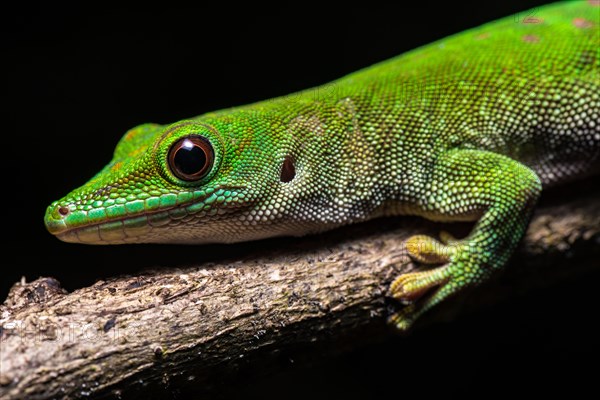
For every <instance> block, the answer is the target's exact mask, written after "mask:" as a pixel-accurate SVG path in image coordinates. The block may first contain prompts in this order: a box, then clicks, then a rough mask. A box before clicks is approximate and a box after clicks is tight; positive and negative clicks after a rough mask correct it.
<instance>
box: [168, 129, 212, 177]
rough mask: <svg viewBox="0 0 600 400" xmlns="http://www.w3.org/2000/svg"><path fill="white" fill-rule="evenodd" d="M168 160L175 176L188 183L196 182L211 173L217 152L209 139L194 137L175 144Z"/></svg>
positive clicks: (170, 150)
mask: <svg viewBox="0 0 600 400" xmlns="http://www.w3.org/2000/svg"><path fill="white" fill-rule="evenodd" d="M167 160H168V164H169V169H170V170H171V172H172V173H173V175H175V176H176V177H177V178H179V179H181V180H184V181H187V182H195V181H199V180H200V179H202V178H204V177H205V176H206V175H207V174H208V173H209V172H210V170H211V168H212V166H213V164H214V161H215V152H214V149H213V147H212V145H211V144H210V142H209V141H208V139H206V138H205V137H203V136H200V135H192V136H186V137H184V138H181V139H179V140H177V141H176V142H175V143H173V145H172V146H171V148H170V149H169V154H168V156H167Z"/></svg>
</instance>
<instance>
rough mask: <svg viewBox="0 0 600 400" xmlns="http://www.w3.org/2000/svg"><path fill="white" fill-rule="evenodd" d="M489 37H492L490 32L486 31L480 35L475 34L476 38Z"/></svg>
mask: <svg viewBox="0 0 600 400" xmlns="http://www.w3.org/2000/svg"><path fill="white" fill-rule="evenodd" d="M489 37H490V34H489V33H487V32H484V33H480V34H479V35H477V36H475V39H477V40H483V39H487V38H489Z"/></svg>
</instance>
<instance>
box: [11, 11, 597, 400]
mask: <svg viewBox="0 0 600 400" xmlns="http://www.w3.org/2000/svg"><path fill="white" fill-rule="evenodd" d="M440 3H441V4H438V2H435V3H433V2H402V3H400V2H398V3H397V4H394V5H378V4H375V3H373V2H366V3H365V4H362V5H360V6H358V7H352V6H349V5H346V6H344V7H343V8H341V9H338V11H337V12H335V13H334V12H329V11H326V10H325V9H324V8H325V7H324V6H319V5H308V4H304V3H286V4H283V3H281V4H280V5H279V6H278V7H276V8H269V7H265V8H261V7H259V6H258V5H256V4H251V5H248V6H247V7H245V8H243V9H242V8H239V6H237V5H234V4H233V3H232V4H223V5H222V6H221V7H209V6H208V5H205V4H203V5H198V6H197V7H195V8H188V7H183V6H178V5H176V4H174V3H172V2H168V3H163V4H161V5H160V7H144V8H140V9H134V8H114V9H102V10H100V9H93V8H89V9H79V8H76V7H75V8H73V7H67V6H60V5H55V4H53V3H50V2H47V4H46V5H39V6H33V5H28V6H23V7H22V8H20V9H15V10H11V11H10V12H7V13H5V15H4V16H3V19H5V21H4V22H3V24H2V26H1V27H0V29H2V39H1V40H2V55H1V56H0V57H1V59H2V64H3V67H4V68H7V69H8V72H5V73H4V74H3V80H4V83H3V90H2V96H3V97H4V107H3V108H2V109H3V114H4V118H3V120H4V123H5V125H4V127H3V128H2V136H1V138H2V149H3V152H4V154H3V157H2V158H3V164H4V166H3V169H2V171H3V177H4V179H3V182H2V186H1V187H2V188H3V190H2V192H3V194H2V196H1V198H2V201H3V203H4V205H3V219H2V222H3V223H2V230H3V232H4V233H5V235H4V242H3V255H4V257H3V259H4V262H3V268H2V272H1V277H2V278H1V280H0V297H2V298H4V297H5V295H6V293H7V291H8V289H9V287H10V286H11V285H12V283H14V282H15V281H17V280H19V279H20V278H21V276H25V277H26V279H27V280H32V279H35V278H37V277H38V276H40V275H42V276H54V277H56V278H57V279H58V280H59V281H60V282H61V283H62V284H63V286H64V287H66V288H67V289H69V290H73V289H76V288H78V287H83V286H86V285H89V284H91V283H93V282H94V281H95V280H97V279H100V278H103V277H109V276H112V275H115V274H119V273H132V272H135V271H138V270H139V269H141V268H144V267H148V266H153V265H173V264H177V263H186V262H188V263H191V262H197V261H202V260H205V259H208V258H211V257H219V256H220V255H222V254H224V253H227V254H229V255H231V253H232V252H233V253H234V254H235V252H236V251H238V250H237V249H238V248H240V249H242V250H239V251H243V248H244V245H242V246H241V247H237V246H236V247H235V248H230V247H224V246H209V247H198V248H194V249H191V248H185V249H182V248H181V247H177V246H164V247H158V246H110V247H94V246H83V245H74V244H66V243H62V242H60V241H58V240H56V239H55V238H53V237H52V236H51V235H50V234H48V233H47V232H46V231H45V228H44V225H43V214H44V210H45V207H46V206H47V205H48V204H49V203H50V202H51V201H52V200H55V199H57V198H59V197H61V196H63V195H64V194H66V193H67V192H68V191H69V190H71V189H73V188H75V187H76V186H78V185H80V184H83V183H84V182H85V181H86V180H87V179H88V178H90V177H91V176H92V175H93V174H94V173H95V172H97V171H98V170H99V169H100V168H101V167H102V166H103V165H104V164H105V163H106V162H108V161H109V159H110V157H111V154H112V151H113V149H114V146H115V144H116V142H117V141H118V139H119V138H120V137H121V135H122V134H123V133H124V132H125V131H126V130H127V129H129V128H131V127H133V126H135V125H137V124H140V123H143V122H157V123H170V122H174V121H176V120H178V119H183V118H186V117H191V116H195V115H199V114H202V113H204V112H207V111H211V110H215V109H219V108H224V107H229V106H235V105H240V104H244V103H248V102H253V101H257V100H262V99H265V98H269V97H273V96H277V95H283V94H287V93H290V92H294V91H297V90H300V89H305V88H308V87H311V86H315V85H319V84H322V83H326V82H328V81H330V80H332V79H335V78H337V77H340V76H342V75H344V74H346V73H349V72H352V71H355V70H357V69H359V68H362V67H366V66H368V65H371V64H373V63H375V62H378V61H381V60H385V59H387V58H389V57H392V56H394V55H397V54H400V53H402V52H404V51H407V50H410V49H412V48H414V47H416V46H419V45H423V44H426V43H428V42H431V41H433V40H436V39H439V38H442V37H444V36H446V35H449V34H452V33H456V32H459V31H461V30H464V29H467V28H470V27H474V26H477V25H479V24H481V23H484V22H487V21H491V20H493V19H496V18H499V17H503V16H507V15H515V13H517V12H519V11H523V10H525V9H527V8H529V7H533V6H536V5H539V4H542V3H543V2H541V1H494V2H481V1H477V2H468V3H464V4H457V3H455V2H440ZM199 4H200V3H199ZM327 8H329V7H327ZM598 275H599V274H597V273H596V274H595V275H594V276H591V277H589V279H587V280H586V282H582V281H578V282H570V283H565V285H563V286H561V287H558V288H552V289H547V290H544V291H539V292H536V293H531V294H530V295H528V296H527V297H524V298H519V299H517V300H516V301H514V302H512V303H510V304H504V305H501V306H498V307H495V308H490V309H487V310H486V311H485V312H481V313H479V314H475V315H470V316H467V317H463V318H461V319H459V320H458V321H457V322H455V323H453V324H448V325H438V326H435V327H432V328H429V329H426V330H424V331H422V332H420V333H419V335H415V336H413V337H409V338H407V339H402V340H398V341H393V342H388V343H385V344H380V345H370V346H363V347H359V348H357V349H356V350H355V351H353V352H351V353H349V354H346V355H344V356H341V357H336V358H334V359H332V360H328V361H326V362H323V363H318V364H317V365H312V366H311V367H310V368H307V367H302V366H300V367H298V366H293V365H291V366H289V367H288V368H284V371H283V372H282V373H281V374H279V375H278V376H277V377H276V378H269V379H266V380H260V381H256V382H247V381H244V380H241V381H240V384H239V388H237V389H235V390H237V392H236V393H237V394H238V396H241V394H244V395H251V394H260V395H261V397H263V398H266V399H268V398H280V397H288V398H304V397H313V398H329V397H334V396H335V397H337V396H344V397H347V398H367V397H373V396H386V397H388V398H390V397H398V398H399V397H404V396H411V397H412V396H419V397H420V396H433V395H436V396H444V397H446V398H452V397H484V398H485V397H493V395H497V396H502V397H506V396H517V395H522V394H527V395H532V396H533V395H535V396H544V395H553V396H555V395H557V394H561V393H563V394H569V395H570V396H573V395H576V394H578V393H587V392H591V393H593V392H594V391H595V389H596V384H595V379H596V378H597V376H596V375H597V370H598V369H597V366H594V365H595V360H597V359H598V356H599V355H600V354H599V351H598V345H597V337H598V331H597V328H596V327H595V324H594V322H595V321H594V320H595V318H596V316H597V310H596V308H595V306H596V305H597V304H598V301H597V300H596V295H595V293H597V292H598V289H597V286H596V283H595V282H597V278H599V276H598ZM390 360H392V362H391V363H390V362H389V361H390ZM391 364H393V365H394V366H395V367H394V368H390V367H388V365H391ZM590 364H591V366H590ZM164 395H165V396H167V398H168V397H169V396H175V395H176V393H175V394H174V392H165V393H164Z"/></svg>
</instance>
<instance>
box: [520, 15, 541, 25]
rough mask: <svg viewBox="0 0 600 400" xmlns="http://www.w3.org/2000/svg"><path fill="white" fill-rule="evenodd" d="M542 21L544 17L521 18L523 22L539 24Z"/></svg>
mask: <svg viewBox="0 0 600 400" xmlns="http://www.w3.org/2000/svg"><path fill="white" fill-rule="evenodd" d="M542 22H544V19H543V18H539V17H527V18H525V19H523V23H524V24H541V23H542Z"/></svg>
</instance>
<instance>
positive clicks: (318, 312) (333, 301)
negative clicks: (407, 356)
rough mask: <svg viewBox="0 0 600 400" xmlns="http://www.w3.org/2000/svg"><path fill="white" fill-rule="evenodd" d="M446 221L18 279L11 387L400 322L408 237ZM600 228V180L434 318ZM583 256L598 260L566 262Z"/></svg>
mask: <svg viewBox="0 0 600 400" xmlns="http://www.w3.org/2000/svg"><path fill="white" fill-rule="evenodd" d="M447 227H448V226H444V228H445V229H447ZM441 228H442V226H441V225H436V224H433V223H429V222H427V221H424V220H421V219H413V218H398V219H389V220H378V221H373V222H371V223H366V224H361V225H357V226H351V227H347V228H344V229H340V230H337V231H334V232H330V233H328V234H324V235H321V236H316V237H308V238H303V239H287V240H283V241H282V240H279V241H263V242H260V243H258V244H257V248H260V250H261V252H260V254H256V255H254V256H249V257H246V258H245V259H243V260H223V261H219V262H214V263H209V264H202V265H197V266H192V267H186V268H169V269H166V268H165V269H160V270H154V271H149V272H146V273H142V274H139V275H136V276H124V277H117V278H114V279H110V280H106V281H99V282H97V283H96V284H94V285H93V286H91V287H86V288H82V289H79V290H76V291H74V292H73V293H67V292H66V291H65V290H63V289H62V288H61V287H60V284H59V283H58V282H57V281H56V280H54V279H52V278H40V279H38V280H36V281H34V282H31V283H28V284H26V283H17V284H15V285H14V286H13V288H12V289H11V292H10V294H9V296H8V298H7V300H6V301H5V303H4V305H2V306H0V346H1V347H0V397H1V398H2V399H6V400H9V399H17V398H32V399H47V398H78V397H88V396H89V395H94V396H103V395H108V394H113V395H114V394H117V395H119V394H121V395H124V394H129V393H134V392H136V391H137V392H139V391H144V390H148V389H147V388H148V387H153V386H156V385H160V386H163V387H164V386H169V385H173V386H181V387H184V386H185V385H188V386H190V385H193V386H195V387H203V388H206V387H209V386H210V385H219V384H224V383H226V382H227V381H228V379H230V378H228V377H233V376H235V374H234V372H235V371H239V370H240V368H247V367H255V366H256V365H261V366H265V365H270V363H271V364H272V362H273V360H274V359H276V358H277V355H278V354H279V353H280V352H281V351H282V350H283V349H286V348H290V347H291V346H296V347H297V346H303V345H304V346H305V347H308V346H313V344H314V345H315V346H316V345H318V344H319V343H330V342H331V341H332V340H336V341H338V342H336V348H343V347H344V346H342V345H341V343H347V344H349V345H351V343H352V342H353V341H356V340H374V338H377V337H382V336H385V335H389V334H391V333H392V332H393V329H391V328H389V327H386V324H385V320H386V317H387V316H388V315H389V313H390V310H391V309H393V308H394V307H400V305H396V304H394V303H393V302H392V301H390V299H389V298H387V296H386V294H387V287H388V285H389V283H390V282H391V281H392V280H393V279H394V278H395V277H397V276H398V275H399V274H401V273H406V272H408V271H410V270H412V269H414V268H415V265H414V264H413V263H411V262H410V260H409V259H408V258H407V256H406V252H405V249H404V247H403V245H402V241H403V240H404V239H405V238H406V237H408V236H410V235H412V234H414V233H428V234H432V235H436V234H437V232H438V231H439V230H440V229H441ZM464 228H465V227H464V226H463V227H459V229H462V230H463V231H464ZM599 242H600V194H599V193H592V194H588V195H585V196H584V197H582V198H580V199H579V200H577V201H568V202H565V203H562V204H555V205H548V206H545V207H542V208H541V209H539V210H538V212H537V213H536V215H535V217H534V218H533V220H532V223H531V226H530V228H529V231H528V233H527V236H526V238H525V240H524V243H523V244H522V246H521V247H520V250H519V251H518V252H517V254H516V256H515V257H514V259H513V262H512V263H511V268H509V271H508V272H507V273H506V274H504V275H502V276H501V277H500V279H497V280H496V281H495V282H493V283H490V284H489V285H486V287H485V289H481V290H477V291H475V292H473V293H472V294H471V295H470V296H471V297H470V300H471V301H470V302H468V303H467V302H457V301H451V302H448V303H447V304H445V305H443V306H442V307H439V309H438V310H437V312H435V313H432V314H431V315H428V316H427V317H426V318H425V322H426V323H427V322H429V323H431V322H432V321H436V320H440V319H447V318H449V316H451V315H454V314H455V313H456V312H461V313H464V312H469V310H470V309H472V308H473V307H483V306H485V305H487V304H490V303H497V302H498V301H501V300H502V299H503V298H506V297H510V296H514V295H515V293H520V292H522V291H525V290H530V289H531V288H532V287H535V286H540V285H550V284H553V283H556V282H559V281H561V280H563V279H565V277H568V276H574V275H577V274H581V273H582V272H584V271H586V270H587V269H589V268H591V267H592V265H591V264H593V262H592V261H590V260H592V258H593V257H594V256H596V257H597V255H598V254H599V247H600V246H598V244H599ZM274 243H275V244H276V245H281V244H282V243H283V244H285V245H286V248H283V249H282V248H280V249H273V247H275V246H274V245H273V244H274ZM574 257H575V258H578V259H580V260H584V262H578V263H570V264H571V265H569V268H563V267H564V266H565V264H566V263H567V261H568V260H571V259H572V258H574ZM586 260H587V261H586ZM337 344H340V345H339V346H337Z"/></svg>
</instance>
